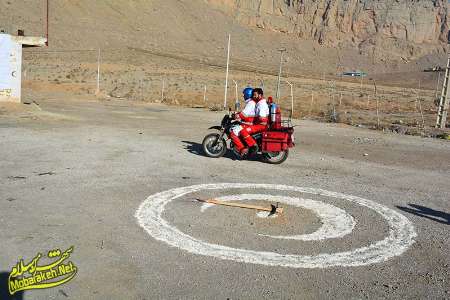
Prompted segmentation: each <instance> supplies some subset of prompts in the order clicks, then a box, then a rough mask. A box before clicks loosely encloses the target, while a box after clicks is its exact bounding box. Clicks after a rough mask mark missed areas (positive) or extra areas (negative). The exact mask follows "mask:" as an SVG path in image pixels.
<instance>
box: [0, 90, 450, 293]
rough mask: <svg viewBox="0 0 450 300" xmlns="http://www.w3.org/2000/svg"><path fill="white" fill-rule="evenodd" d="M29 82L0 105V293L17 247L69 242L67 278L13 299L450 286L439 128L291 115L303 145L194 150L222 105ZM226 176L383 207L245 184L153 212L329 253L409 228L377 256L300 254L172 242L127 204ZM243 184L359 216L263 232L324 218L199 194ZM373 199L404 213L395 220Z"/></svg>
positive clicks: (211, 238) (190, 224)
mask: <svg viewBox="0 0 450 300" xmlns="http://www.w3.org/2000/svg"><path fill="white" fill-rule="evenodd" d="M31 96H33V100H35V101H36V103H37V104H38V105H37V104H31V105H27V106H26V105H20V106H17V105H1V107H0V145H1V147H0V156H1V157H2V159H1V160H0V207H1V209H0V220H1V224H2V230H0V241H1V242H0V253H2V255H1V256H0V274H1V276H0V279H1V283H0V284H1V285H2V286H1V289H0V296H1V297H0V298H2V299H3V297H6V296H7V293H6V287H5V284H6V280H7V275H8V273H9V272H10V270H11V267H12V266H13V265H15V264H16V263H17V261H18V259H19V258H24V259H25V260H31V258H33V257H34V256H35V255H36V254H37V253H38V252H43V253H44V252H45V251H48V250H50V249H56V248H59V249H66V248H68V247H70V246H72V245H73V246H74V251H73V254H72V255H71V257H70V259H71V261H73V263H74V264H75V265H76V266H77V268H78V273H77V274H76V276H75V278H74V279H73V280H71V281H70V282H68V283H66V284H64V285H61V286H59V287H56V288H51V289H43V290H29V291H25V292H23V294H19V296H18V298H23V299H64V298H72V299H91V298H95V299H155V298H185V299H186V298H188V299H190V298H223V299H227V298H229V299H239V298H251V299H255V298H259V299H269V298H270V299H272V298H283V299H298V298H302V299H318V298H319V299H329V298H337V299H349V298H358V299H361V298H367V299H374V298H393V299H405V298H435V299H445V298H449V297H450V285H449V279H450V275H449V274H450V270H449V263H450V259H449V255H448V253H449V245H450V234H449V230H448V228H449V225H450V215H449V213H450V205H449V202H448V200H449V195H450V188H449V185H448V178H449V175H450V172H449V167H450V144H449V142H448V141H445V140H439V139H431V138H422V137H415V136H405V135H398V134H393V133H388V132H385V133H383V132H381V131H373V130H368V129H364V128H356V127H352V126H348V125H345V124H334V123H318V122H315V121H311V120H296V121H295V124H296V125H297V127H295V137H296V141H297V144H296V147H295V148H294V149H293V150H292V151H291V152H290V156H289V158H288V159H287V161H286V162H285V163H283V164H282V165H276V166H274V165H267V164H264V163H262V162H260V161H258V160H250V161H240V160H236V159H234V158H233V157H232V155H227V156H226V157H223V158H219V159H211V158H208V157H205V156H203V154H202V152H201V147H200V144H201V141H202V139H203V137H204V135H205V134H206V133H207V132H208V130H207V128H208V127H209V126H212V125H216V124H217V123H218V122H219V121H220V119H221V117H222V112H213V111H209V110H205V109H194V108H182V107H176V106H167V105H164V104H155V103H144V102H140V101H134V102H133V101H125V100H117V99H114V98H112V99H111V98H110V99H109V100H100V101H99V100H97V99H95V98H94V97H92V96H90V97H88V96H86V97H80V96H73V97H70V98H69V97H67V96H64V95H62V94H61V95H60V94H58V93H52V96H49V95H45V93H41V94H36V93H35V94H33V95H31ZM227 182H228V183H236V184H238V183H250V184H263V185H267V186H269V184H277V185H281V184H282V185H287V186H293V187H302V188H311V189H322V190H326V191H332V192H338V193H342V194H345V195H351V196H352V197H355V196H356V197H362V198H364V199H368V200H370V203H375V204H376V205H382V206H378V207H382V209H381V211H380V210H377V209H369V208H368V207H364V206H361V205H359V204H357V203H354V202H348V201H344V200H339V199H336V198H333V197H331V196H327V194H315V195H311V194H307V193H305V192H294V191H280V190H277V189H274V188H269V189H268V190H266V189H265V188H254V187H253V188H251V187H248V186H247V187H240V188H228V189H225V190H200V191H197V192H194V193H191V194H186V195H184V196H181V197H180V198H177V199H175V200H174V201H172V202H170V203H167V205H166V206H165V211H164V212H163V214H162V217H163V218H164V219H165V220H167V222H168V223H170V224H173V226H174V227H176V229H177V230H179V231H181V232H183V233H184V234H186V235H187V236H191V237H193V238H195V239H197V240H200V241H201V242H202V243H205V242H208V243H212V244H215V245H224V246H228V247H231V248H233V249H247V250H252V251H257V252H258V253H261V251H262V252H264V251H266V252H267V251H269V252H274V253H280V254H282V255H287V256H289V255H290V254H292V255H305V256H307V257H314V256H316V255H323V254H327V253H328V254H330V255H331V256H332V257H334V256H333V255H335V254H336V253H340V252H345V251H351V250H353V249H356V248H361V249H364V247H370V245H372V244H373V243H375V242H377V241H381V240H383V239H384V238H385V237H386V236H387V235H389V234H390V233H392V232H394V233H395V230H394V229H395V227H396V226H400V225H401V223H402V222H403V221H404V222H406V224H410V226H412V227H410V228H412V229H411V230H413V231H411V232H410V234H412V232H415V233H416V234H417V236H415V237H414V235H411V236H410V237H411V238H412V241H411V242H410V243H406V242H405V244H404V245H403V246H405V247H406V248H405V249H404V251H403V252H401V253H398V255H397V254H394V255H393V256H392V257H386V259H384V258H383V256H374V257H371V258H367V259H368V260H369V261H370V259H375V260H379V261H377V262H375V263H369V264H364V263H362V265H358V266H349V265H347V264H344V265H336V266H329V267H326V266H324V265H321V267H309V268H304V267H300V268H294V267H290V266H277V265H273V266H269V265H265V264H258V263H251V262H248V261H239V260H238V259H237V258H236V259H234V258H233V257H232V258H231V259H221V258H217V257H214V256H210V255H200V254H198V253H195V251H194V252H192V251H187V250H183V249H181V248H180V247H175V246H170V245H169V244H168V243H167V242H165V241H163V238H162V237H161V236H160V237H159V238H156V237H155V236H153V235H151V234H150V232H148V231H147V230H144V228H143V227H141V226H140V224H141V225H142V222H143V223H146V222H151V221H152V220H151V219H147V220H145V219H144V220H142V219H140V220H138V218H137V217H136V212H137V211H138V209H139V208H140V206H141V205H142V203H143V202H144V201H145V200H146V199H147V198H148V197H149V196H151V195H155V194H156V193H160V192H164V191H167V190H169V189H173V188H180V187H186V186H192V185H199V184H220V183H227ZM248 193H253V194H255V193H260V194H261V193H262V194H267V195H269V194H274V195H278V196H279V197H282V198H283V197H302V198H303V197H304V198H305V199H308V198H311V199H312V200H316V201H318V202H321V203H325V204H329V205H332V206H333V207H335V210H336V211H340V210H343V211H345V212H346V213H347V214H348V215H350V216H351V217H352V218H353V220H354V222H355V226H354V228H353V230H352V232H351V233H348V234H347V235H345V236H343V237H339V238H333V239H327V240H314V241H299V240H282V239H273V238H268V237H264V236H261V235H260V234H261V233H264V234H275V235H279V234H288V235H292V234H299V233H300V234H309V233H312V232H314V231H315V230H317V229H318V228H320V226H321V224H322V223H323V222H324V220H321V218H320V217H319V216H318V215H317V214H316V213H314V211H313V210H310V209H305V208H302V207H297V206H294V205H290V204H282V205H283V207H284V209H285V211H286V215H285V217H284V219H283V218H279V219H261V218H258V217H257V216H256V215H255V213H254V212H253V211H248V210H245V211H242V210H239V209H233V208H226V207H213V208H210V209H208V210H205V211H204V212H201V211H200V206H201V205H200V204H199V203H197V202H196V201H194V199H195V197H222V196H226V195H243V194H248ZM150 199H154V198H150ZM350 199H356V198H351V197H350ZM358 199H359V198H358ZM155 201H156V199H155V200H154V201H150V202H151V203H154V202H155ZM308 201H309V200H308ZM254 203H259V204H264V205H268V201H259V202H256V201H254ZM337 208H339V209H340V210H339V209H337ZM382 211H385V212H392V211H393V212H394V214H400V215H401V216H400V215H396V216H397V217H396V218H394V219H393V220H391V221H390V222H391V223H389V222H388V221H387V220H386V219H384V217H383V215H382V214H380V213H381V212H382ZM399 218H400V219H399ZM401 220H403V221H401ZM148 224H150V223H148ZM403 225H405V224H403ZM153 228H154V227H153ZM393 238H394V240H395V238H396V237H395V234H394V237H393ZM202 243H201V244H202ZM188 244H189V243H188ZM202 245H203V244H202ZM185 246H186V245H185ZM388 246H389V243H388ZM400 246H401V245H400ZM403 246H401V247H403ZM186 247H187V246H186ZM220 251H222V250H220ZM220 251H219V253H221V252H220ZM233 251H235V250H233ZM233 251H232V254H233V253H234V252H233ZM361 251H363V250H361ZM394 252H395V251H394ZM275 262H276V260H275Z"/></svg>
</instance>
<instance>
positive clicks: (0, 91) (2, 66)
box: [0, 34, 22, 102]
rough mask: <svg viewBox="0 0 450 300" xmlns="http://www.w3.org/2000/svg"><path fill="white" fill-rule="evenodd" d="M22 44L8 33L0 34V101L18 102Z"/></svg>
mask: <svg viewBox="0 0 450 300" xmlns="http://www.w3.org/2000/svg"><path fill="white" fill-rule="evenodd" d="M21 84H22V44H21V43H19V42H17V41H16V40H15V39H14V38H13V37H12V36H11V35H9V34H0V102H4V101H8V102H20V97H21Z"/></svg>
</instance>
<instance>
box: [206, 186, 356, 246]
mask: <svg viewBox="0 0 450 300" xmlns="http://www.w3.org/2000/svg"><path fill="white" fill-rule="evenodd" d="M216 199H217V200H220V201H225V202H226V201H247V200H267V201H270V202H272V203H276V202H280V203H284V204H287V205H291V206H296V207H303V208H306V209H309V210H312V211H313V212H314V213H316V215H318V216H319V218H320V219H321V222H322V226H321V227H320V228H319V229H318V230H317V231H315V232H313V233H309V234H300V235H266V234H260V235H261V236H265V237H269V238H274V239H285V240H300V241H318V240H325V239H335V238H341V237H343V236H346V235H347V234H350V233H351V232H352V231H353V228H354V227H355V225H356V222H355V220H354V219H353V217H352V216H351V215H349V214H348V213H346V212H345V210H343V209H340V208H339V207H336V206H334V205H331V204H327V203H324V202H320V201H316V200H312V199H303V198H296V197H286V196H275V195H265V194H241V195H229V196H222V197H217V198H216ZM212 206H215V204H211V203H203V205H202V206H201V208H200V211H201V212H204V211H206V209H208V208H210V207H212ZM258 216H259V217H262V218H264V217H265V218H267V217H268V213H267V212H264V211H263V212H259V213H258ZM274 216H276V215H272V216H271V217H274Z"/></svg>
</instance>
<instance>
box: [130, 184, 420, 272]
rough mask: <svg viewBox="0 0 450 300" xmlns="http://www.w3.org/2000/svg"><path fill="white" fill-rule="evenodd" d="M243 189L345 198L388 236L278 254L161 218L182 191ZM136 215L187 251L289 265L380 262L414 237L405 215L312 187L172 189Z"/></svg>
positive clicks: (154, 234) (396, 253)
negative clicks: (203, 236)
mask: <svg viewBox="0 0 450 300" xmlns="http://www.w3.org/2000/svg"><path fill="white" fill-rule="evenodd" d="M243 188H245V189H257V190H258V191H259V192H260V191H261V190H263V189H267V190H281V191H293V192H299V193H306V194H314V195H323V196H327V197H334V198H337V199H341V200H345V201H349V202H352V203H355V204H358V205H361V206H364V207H367V208H369V209H372V210H374V211H376V212H377V213H378V214H380V215H381V216H382V217H383V218H384V219H385V220H386V221H387V223H388V225H389V235H388V236H387V237H386V238H385V239H383V240H381V241H377V242H374V243H373V244H371V245H369V246H366V247H361V248H357V249H354V250H350V251H344V252H336V253H321V254H318V255H295V254H279V253H276V252H267V251H254V250H247V249H240V248H232V247H228V246H223V245H217V244H212V243H208V242H205V241H202V240H199V239H196V238H194V237H192V236H189V235H187V234H185V233H183V232H181V231H180V230H178V229H177V228H175V227H174V226H171V225H170V224H169V223H168V222H167V221H166V220H164V219H163V218H162V213H163V212H164V209H165V205H166V204H167V203H169V202H171V201H172V200H174V199H177V198H180V197H182V196H184V195H186V194H189V193H193V192H198V191H201V190H217V189H243ZM136 218H137V219H138V222H139V224H140V225H141V226H142V227H143V228H144V229H145V230H146V231H147V232H148V233H149V234H150V235H151V236H152V237H153V238H155V239H157V240H159V241H163V242H165V243H167V244H169V245H171V246H174V247H178V248H180V249H183V250H186V251H188V252H190V253H194V254H200V255H207V256H212V257H216V258H220V259H227V260H233V261H238V262H245V263H253V264H261V265H267V266H283V267H292V268H327V267H334V266H346V267H349V266H364V265H369V264H374V263H380V262H383V261H386V260H388V259H390V258H392V257H395V256H399V255H401V254H403V253H404V252H405V251H406V250H407V249H408V248H409V247H410V246H411V245H412V244H413V243H414V238H415V237H416V236H417V235H416V232H415V230H414V227H413V225H412V224H411V222H410V221H409V220H408V219H407V218H406V217H405V216H403V215H402V214H400V213H398V212H396V211H394V210H392V209H390V208H388V207H386V206H384V205H381V204H379V203H376V202H373V201H371V200H367V199H364V198H360V197H356V196H351V195H345V194H341V193H336V192H330V191H326V190H322V189H316V188H303V187H294V186H286V185H273V184H253V183H252V184H247V183H218V184H201V185H193V186H187V187H181V188H174V189H170V190H167V191H165V192H161V193H158V194H154V195H151V196H149V197H148V198H147V199H146V200H145V201H144V202H143V203H142V204H141V205H140V206H139V208H138V210H137V211H136Z"/></svg>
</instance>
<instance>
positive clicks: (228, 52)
mask: <svg viewBox="0 0 450 300" xmlns="http://www.w3.org/2000/svg"><path fill="white" fill-rule="evenodd" d="M230 42H231V34H228V50H227V73H226V75H225V96H224V99H223V109H227V90H228V70H229V65H230Z"/></svg>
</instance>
